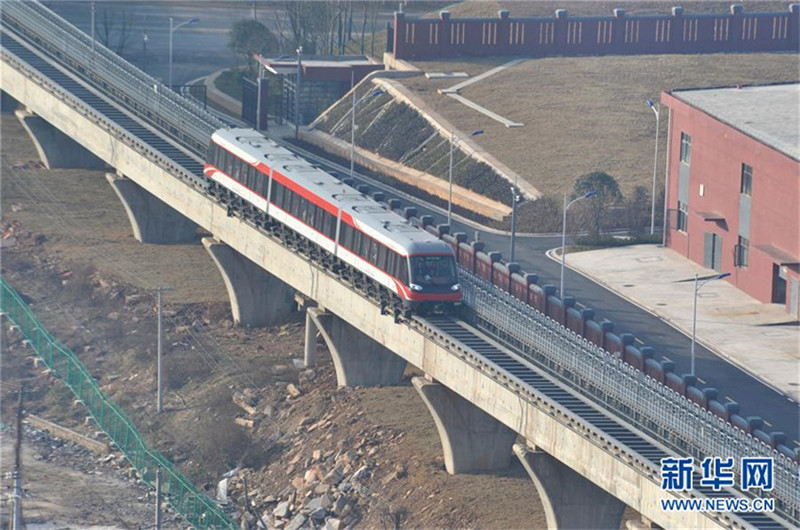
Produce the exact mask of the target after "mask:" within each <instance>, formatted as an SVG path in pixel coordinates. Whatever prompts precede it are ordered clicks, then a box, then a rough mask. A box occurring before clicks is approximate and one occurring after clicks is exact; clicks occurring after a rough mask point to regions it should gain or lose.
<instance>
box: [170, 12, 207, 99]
mask: <svg viewBox="0 0 800 530" xmlns="http://www.w3.org/2000/svg"><path fill="white" fill-rule="evenodd" d="M173 21H174V19H173V17H169V89H170V90H172V34H173V33H175V32H176V31H178V30H179V29H181V28H182V27H183V26H188V25H189V24H194V23H196V22H200V19H199V18H192V19H189V20H187V21H186V22H181V23H180V24H178V25H177V26H173Z"/></svg>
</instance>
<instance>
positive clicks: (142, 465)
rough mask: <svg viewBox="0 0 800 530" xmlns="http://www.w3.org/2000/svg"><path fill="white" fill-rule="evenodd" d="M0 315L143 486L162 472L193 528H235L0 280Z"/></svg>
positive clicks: (165, 488) (168, 495)
mask: <svg viewBox="0 0 800 530" xmlns="http://www.w3.org/2000/svg"><path fill="white" fill-rule="evenodd" d="M0 311H2V313H3V315H5V316H6V318H7V319H8V320H10V321H11V323H12V324H13V326H15V327H16V328H18V329H19V331H20V332H21V333H22V335H23V336H24V337H25V340H27V341H28V343H29V344H30V346H31V348H33V351H34V352H36V355H38V356H39V358H40V359H42V361H43V362H44V364H45V366H47V368H49V369H50V370H51V371H52V373H53V375H55V376H56V377H58V378H60V379H61V380H62V381H63V382H64V384H65V385H67V387H69V389H70V390H71V391H72V392H73V393H74V394H75V396H76V397H77V398H78V399H79V400H81V402H82V403H83V404H84V406H85V407H86V408H87V410H88V411H89V414H91V416H92V418H94V420H95V421H96V422H97V425H98V427H100V429H101V430H102V431H103V432H104V433H105V434H106V435H107V436H108V437H109V439H110V440H111V441H112V442H113V443H114V445H115V446H116V447H117V449H119V451H120V452H122V454H123V455H125V458H126V459H127V460H128V462H130V463H131V465H133V467H134V468H136V471H137V472H138V474H139V476H140V477H141V479H142V480H143V481H144V482H146V483H147V484H149V485H150V486H151V487H152V486H154V485H155V477H156V469H159V468H160V469H161V470H162V472H161V488H162V494H163V495H164V498H165V499H166V500H167V501H168V502H169V503H170V505H171V506H172V507H173V508H174V509H175V511H176V512H178V513H179V514H180V515H181V516H183V517H184V518H185V519H186V520H187V521H188V522H189V523H191V524H192V526H194V527H195V528H230V529H232V530H233V529H235V528H238V525H237V524H236V523H235V522H234V521H233V519H231V518H230V517H229V516H228V515H227V514H226V513H225V512H224V511H222V509H221V508H220V507H219V506H218V505H217V504H216V503H215V502H214V501H213V500H211V499H210V498H208V497H207V496H205V495H204V494H203V493H201V492H200V491H199V490H198V489H197V488H196V487H195V485H194V484H192V483H191V481H189V479H187V478H186V477H184V476H183V474H182V473H181V472H180V471H179V470H178V469H177V468H176V467H175V465H174V464H173V463H172V462H170V461H169V460H167V458H166V457H165V456H164V455H162V454H161V453H159V452H158V451H156V450H154V449H151V448H150V447H148V446H147V444H146V443H145V442H144V440H143V439H142V435H141V434H140V433H139V431H138V430H137V429H136V427H135V426H134V424H133V421H131V420H130V418H128V416H127V415H126V414H125V413H124V412H123V411H122V409H120V408H119V407H118V406H117V405H116V404H115V403H114V402H113V401H111V400H110V399H109V398H108V397H106V395H105V394H103V392H102V391H101V390H100V387H99V386H98V384H97V381H95V379H94V377H92V374H90V373H89V371H88V370H87V369H86V367H85V366H84V365H83V363H81V362H80V361H79V360H78V358H77V357H76V356H75V354H74V353H73V352H72V351H71V350H70V349H69V348H67V347H66V346H65V345H63V344H62V343H61V342H60V341H58V339H56V338H54V337H53V336H52V335H50V333H49V332H48V331H47V330H46V329H45V328H44V326H43V325H42V324H41V323H40V322H39V320H38V319H37V318H36V316H34V314H33V312H32V311H31V310H30V308H29V307H28V306H27V305H26V304H25V302H23V301H22V299H21V298H20V296H19V295H18V294H17V292H16V291H15V290H14V289H13V288H12V287H11V286H10V285H9V284H8V282H6V281H5V279H3V278H0Z"/></svg>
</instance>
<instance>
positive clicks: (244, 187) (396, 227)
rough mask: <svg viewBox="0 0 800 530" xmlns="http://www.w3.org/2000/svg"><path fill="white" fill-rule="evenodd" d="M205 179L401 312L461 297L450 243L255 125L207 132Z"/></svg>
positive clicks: (449, 304) (444, 304)
mask: <svg viewBox="0 0 800 530" xmlns="http://www.w3.org/2000/svg"><path fill="white" fill-rule="evenodd" d="M204 173H205V176H206V177H207V178H209V179H211V180H212V181H214V182H216V183H217V184H218V185H219V186H222V187H223V188H225V189H226V190H228V192H229V194H233V195H235V196H237V197H239V198H241V199H242V200H243V201H245V202H247V203H249V205H251V206H252V207H253V208H255V209H256V210H259V211H261V212H264V213H265V214H266V215H267V216H268V217H269V218H271V219H274V220H275V221H277V222H279V223H281V224H283V225H285V226H287V227H289V228H290V229H291V230H293V231H294V232H296V233H297V234H300V235H301V236H302V237H304V238H305V239H306V240H307V241H309V242H311V243H313V244H314V245H316V246H317V247H318V248H319V249H322V250H323V251H324V252H326V253H328V255H329V256H331V257H332V258H333V260H334V261H335V262H340V263H341V264H342V265H343V266H346V267H350V268H352V269H353V270H355V271H358V272H360V273H362V274H363V275H364V276H365V277H366V278H370V279H371V280H372V281H373V282H374V284H376V285H379V286H381V287H383V288H384V289H386V290H387V291H388V292H389V293H391V295H392V296H394V297H396V298H395V301H396V302H400V303H401V305H402V307H404V309H406V310H422V311H427V310H429V309H435V310H437V311H438V310H447V309H449V308H452V306H453V305H455V304H457V303H459V302H461V298H462V294H461V288H460V286H459V284H458V276H457V272H456V263H455V256H454V254H453V250H452V248H451V247H450V246H449V245H447V244H446V243H444V242H443V241H441V240H439V239H437V238H436V237H434V236H433V235H431V234H429V233H428V232H426V231H425V230H422V229H420V228H417V227H415V226H413V225H411V224H410V223H409V222H408V221H407V220H406V219H404V218H403V217H402V216H400V215H398V214H396V213H394V212H392V211H391V210H390V209H388V208H386V207H384V206H383V205H381V204H379V203H378V202H376V201H374V200H372V199H371V198H369V197H366V196H365V195H363V194H361V193H359V192H358V191H357V190H355V189H354V188H352V187H350V186H348V185H346V184H344V183H343V182H341V181H340V180H338V179H336V178H335V177H333V176H332V175H330V174H328V173H326V172H325V171H323V170H321V169H319V168H317V167H315V166H313V165H312V164H311V163H309V162H308V161H306V160H303V159H302V158H299V157H297V156H295V155H294V154H293V153H292V152H291V151H289V150H288V149H285V148H283V147H281V146H279V145H278V144H276V143H275V142H273V141H271V140H269V139H267V138H265V137H264V136H263V135H261V134H260V133H258V132H257V131H255V130H252V129H221V130H218V131H217V132H215V133H214V134H213V135H212V137H211V145H210V147H209V152H208V161H207V163H206V164H205V166H204Z"/></svg>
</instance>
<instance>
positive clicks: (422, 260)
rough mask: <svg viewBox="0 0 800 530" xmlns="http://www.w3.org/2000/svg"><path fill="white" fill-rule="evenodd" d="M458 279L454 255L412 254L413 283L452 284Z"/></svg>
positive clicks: (430, 284)
mask: <svg viewBox="0 0 800 530" xmlns="http://www.w3.org/2000/svg"><path fill="white" fill-rule="evenodd" d="M455 281H456V268H455V263H454V260H453V256H449V255H440V256H412V257H411V283H415V284H417V285H421V286H423V287H424V286H433V285H450V284H453V283H455Z"/></svg>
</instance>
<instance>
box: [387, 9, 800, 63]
mask: <svg viewBox="0 0 800 530" xmlns="http://www.w3.org/2000/svg"><path fill="white" fill-rule="evenodd" d="M388 38H389V42H388V43H387V49H388V50H392V51H393V52H394V56H395V58H397V59H416V60H420V59H432V58H446V57H458V56H467V57H488V56H527V57H547V56H554V55H562V56H573V55H635V54H662V53H663V54H667V53H714V52H776V51H800V4H792V5H790V6H789V8H788V9H787V10H786V11H784V12H774V13H745V12H743V10H742V6H741V5H732V6H731V8H730V12H729V13H720V14H718V15H716V14H711V15H709V14H703V15H692V14H688V13H684V12H683V9H682V8H680V7H673V8H672V14H671V15H638V16H629V15H627V14H625V11H624V10H622V9H615V10H614V14H613V16H605V17H603V16H598V17H570V16H569V15H568V14H567V12H566V10H563V9H559V10H556V13H555V16H554V17H530V18H513V17H511V16H510V14H509V12H508V11H506V10H501V11H499V12H498V16H497V18H451V17H450V13H448V12H447V11H443V12H441V13H440V16H439V18H413V17H408V16H406V14H405V13H395V15H394V22H393V25H392V27H391V31H389V32H388Z"/></svg>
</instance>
